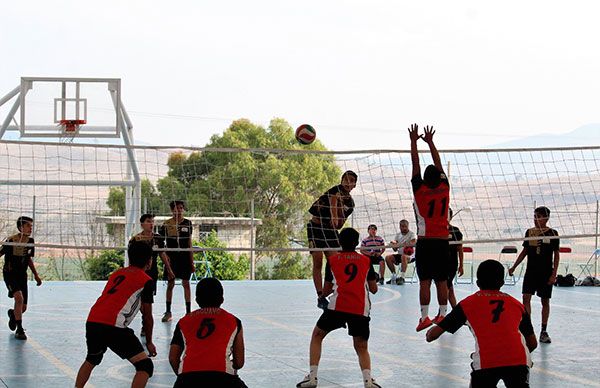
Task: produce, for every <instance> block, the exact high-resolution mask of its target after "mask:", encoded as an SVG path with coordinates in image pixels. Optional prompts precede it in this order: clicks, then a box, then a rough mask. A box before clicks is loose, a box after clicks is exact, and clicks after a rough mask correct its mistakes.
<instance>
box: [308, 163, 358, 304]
mask: <svg viewBox="0 0 600 388" xmlns="http://www.w3.org/2000/svg"><path fill="white" fill-rule="evenodd" d="M357 179H358V175H356V173H355V172H354V171H350V170H348V171H346V172H344V173H343V174H342V181H341V183H340V184H339V185H337V186H333V187H332V188H330V189H329V190H327V191H326V192H325V193H324V194H323V195H321V196H320V197H319V198H318V199H317V200H316V201H315V202H314V203H313V204H312V206H311V207H310V209H309V210H308V212H309V213H310V214H311V215H312V218H311V220H310V221H309V222H308V224H307V225H306V233H307V236H308V244H309V247H310V248H339V247H340V243H339V241H338V230H339V229H340V228H341V227H342V226H344V223H345V222H346V220H347V219H348V217H350V214H352V212H353V211H354V200H353V199H352V196H351V195H350V192H351V191H352V189H354V188H355V187H356V180H357ZM333 253H335V252H333V251H326V252H325V256H330V255H332V254H333ZM310 254H311V255H312V259H313V271H312V275H313V282H314V284H315V289H316V291H317V306H318V307H319V308H322V309H325V308H327V303H328V301H327V298H326V296H327V295H324V294H323V275H322V274H321V271H322V269H323V251H311V253H310ZM327 271H328V269H327V267H326V268H325V272H327Z"/></svg>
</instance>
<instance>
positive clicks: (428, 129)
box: [422, 126, 444, 171]
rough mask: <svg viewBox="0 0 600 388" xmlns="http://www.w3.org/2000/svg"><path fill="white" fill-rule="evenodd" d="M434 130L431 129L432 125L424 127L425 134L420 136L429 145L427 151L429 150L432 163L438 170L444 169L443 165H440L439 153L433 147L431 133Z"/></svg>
mask: <svg viewBox="0 0 600 388" xmlns="http://www.w3.org/2000/svg"><path fill="white" fill-rule="evenodd" d="M434 134H435V131H434V130H433V126H426V127H425V134H424V135H423V136H422V139H423V140H424V141H425V143H427V144H428V145H429V151H430V152H431V158H432V159H433V165H434V166H435V167H437V169H438V170H440V171H444V166H442V160H441V159H440V154H439V152H438V150H437V148H435V144H434V143H433V135H434Z"/></svg>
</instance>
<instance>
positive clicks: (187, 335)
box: [169, 278, 246, 388]
mask: <svg viewBox="0 0 600 388" xmlns="http://www.w3.org/2000/svg"><path fill="white" fill-rule="evenodd" d="M196 302H197V303H198V305H199V306H200V309H199V310H195V311H192V312H191V313H189V314H187V315H186V316H185V317H183V318H181V319H180V320H179V322H177V326H176V327H175V332H174V333H173V339H172V341H171V349H170V351H169V363H170V364H171V367H172V368H173V371H174V372H175V374H176V375H177V381H176V382H175V385H174V387H176V388H184V387H190V388H191V387H194V388H195V387H227V388H246V384H244V382H243V381H242V380H241V379H240V378H239V377H238V375H237V370H238V369H241V368H242V367H243V366H244V334H243V332H242V322H241V321H240V320H239V319H238V318H236V317H235V316H234V315H232V314H230V313H228V312H227V311H225V310H223V309H222V308H221V304H223V286H222V285H221V282H219V281H218V280H217V279H215V278H204V279H202V280H200V282H198V285H197V286H196Z"/></svg>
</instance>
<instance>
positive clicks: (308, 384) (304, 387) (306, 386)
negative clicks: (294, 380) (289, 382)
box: [296, 375, 317, 388]
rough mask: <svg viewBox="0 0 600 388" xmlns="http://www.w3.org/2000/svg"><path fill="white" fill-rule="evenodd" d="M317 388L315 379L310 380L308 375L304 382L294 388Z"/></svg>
mask: <svg viewBox="0 0 600 388" xmlns="http://www.w3.org/2000/svg"><path fill="white" fill-rule="evenodd" d="M316 387H317V378H316V377H315V378H314V379H311V378H310V375H306V377H304V380H302V381H301V382H299V383H298V384H296V388H316Z"/></svg>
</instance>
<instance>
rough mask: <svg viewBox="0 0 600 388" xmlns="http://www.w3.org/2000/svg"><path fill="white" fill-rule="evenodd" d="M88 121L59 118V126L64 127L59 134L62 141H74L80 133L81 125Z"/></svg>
mask: <svg viewBox="0 0 600 388" xmlns="http://www.w3.org/2000/svg"><path fill="white" fill-rule="evenodd" d="M85 123H86V121H85V120H59V122H58V126H59V127H60V128H61V129H62V131H61V134H60V136H59V139H60V142H61V143H72V142H73V140H74V139H75V136H76V135H77V134H78V133H79V127H81V126H82V125H84V124H85Z"/></svg>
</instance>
